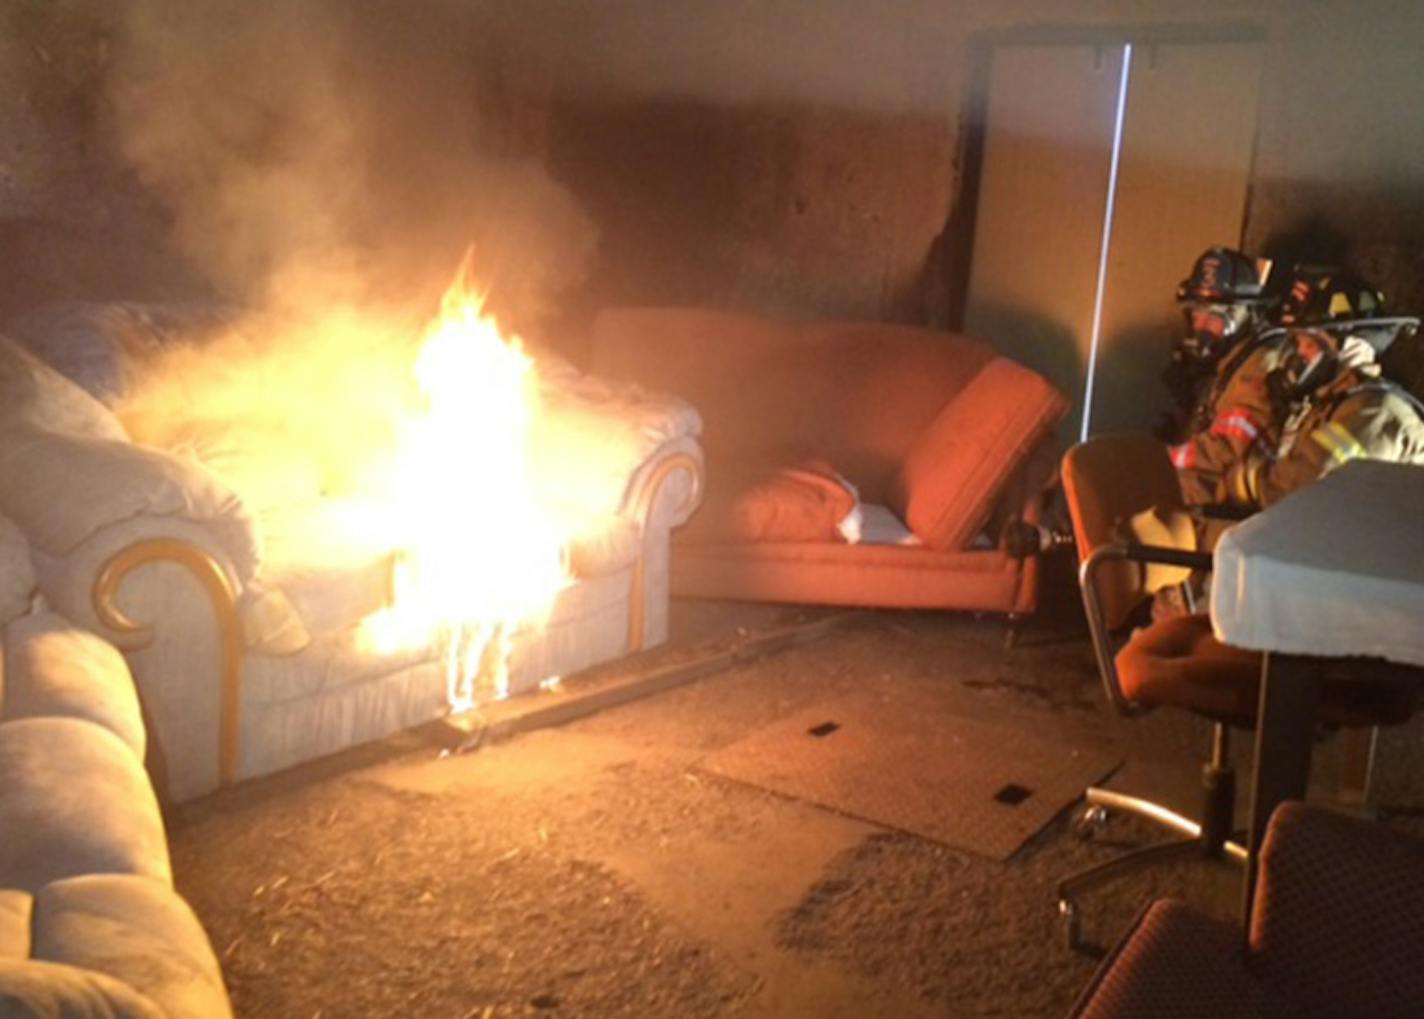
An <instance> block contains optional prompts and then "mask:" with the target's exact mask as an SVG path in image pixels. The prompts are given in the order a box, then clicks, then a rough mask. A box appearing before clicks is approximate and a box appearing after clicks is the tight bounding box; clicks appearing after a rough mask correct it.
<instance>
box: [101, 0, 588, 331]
mask: <svg viewBox="0 0 1424 1019" xmlns="http://www.w3.org/2000/svg"><path fill="white" fill-rule="evenodd" d="M485 38H486V34H485V33H484V32H483V26H482V21H481V16H480V9H479V7H478V5H475V4H470V3H460V2H457V0H431V2H425V3H421V4H419V5H417V6H412V5H410V4H407V3H400V2H398V0H377V2H359V0H303V2H301V3H285V2H281V0H204V2H202V3H191V2H187V0H133V2H131V3H129V4H126V5H125V6H124V8H123V14H122V17H121V20H120V22H119V24H118V25H117V28H116V33H115V39H114V45H113V52H112V60H111V66H110V74H109V84H110V89H109V97H110V104H109V108H110V112H111V122H110V124H109V128H110V130H111V133H112V138H113V140H114V142H115V144H116V145H117V147H118V148H119V150H120V151H121V152H122V154H123V156H124V158H125V159H126V160H127V161H128V162H129V163H130V164H131V165H132V167H133V168H134V170H135V171H136V173H137V174H138V176H139V177H140V179H141V180H142V182H143V183H144V184H145V185H146V186H147V187H148V188H149V189H150V190H151V191H152V192H153V193H154V194H156V195H158V196H160V198H161V199H162V201H163V202H164V204H165V205H166V207H167V208H168V210H169V212H170V215H171V217H172V223H173V229H174V236H175V239H176V241H177V243H178V244H179V245H180V246H181V248H182V249H183V251H184V252H185V253H186V254H187V255H188V256H189V257H190V258H192V259H194V260H196V261H197V263H198V264H199V265H200V266H201V267H202V269H203V270H204V271H205V272H206V274H207V275H208V276H209V277H210V278H211V279H212V280H213V281H214V282H215V283H216V284H217V285H218V286H219V288H220V289H221V290H222V291H223V292H225V293H226V294H227V295H229V296H230V297H233V298H235V299H238V300H241V301H244V302H246V303H252V304H258V305H261V306H264V307H267V308H277V309H282V310H291V309H294V308H312V307H315V306H319V305H321V304H324V303H337V304H341V303H345V304H351V303H357V304H360V303H367V302H372V301H375V302H387V301H392V300H400V299H410V298H412V297H413V296H416V297H419V298H420V299H422V300H424V301H425V302H426V303H427V304H429V300H430V297H431V294H430V289H431V287H433V286H443V284H444V283H445V282H447V281H448V278H449V276H450V274H451V273H452V272H453V269H454V267H455V264H456V263H457V262H458V260H459V257H460V254H461V252H462V251H463V250H464V248H465V247H466V246H467V245H470V244H474V246H475V260H474V265H475V269H476V275H477V277H478V278H479V281H480V282H481V283H482V284H483V285H484V286H486V287H489V288H490V290H491V296H490V301H491V306H492V307H493V308H494V309H496V310H499V311H504V312H506V313H507V314H509V315H510V316H511V317H513V318H515V319H516V320H521V319H522V320H524V321H533V320H537V318H538V317H539V316H540V315H541V314H542V313H543V312H544V310H545V309H546V307H547V305H548V302H549V301H551V300H552V299H554V298H555V297H557V295H558V294H559V292H560V291H562V290H564V289H565V288H567V287H568V286H570V285H572V284H573V283H575V282H577V280H578V279H579V278H580V276H581V275H582V274H583V272H584V268H585V264H586V261H587V258H588V256H589V253H590V252H591V250H592V247H593V244H594V241H595V239H596V237H595V230H594V227H593V225H592V223H591V221H590V220H589V219H588V218H587V216H585V215H584V213H583V211H582V210H581V209H580V208H579V207H578V206H577V204H576V203H575V202H574V200H573V199H572V198H571V197H570V196H569V195H568V193H567V192H566V191H564V189H562V188H561V187H559V186H558V185H557V184H556V183H555V182H554V181H552V180H551V179H550V178H549V177H548V175H547V174H546V173H545V172H544V171H543V170H542V168H541V167H540V165H539V163H538V162H537V160H536V159H533V158H524V156H525V154H524V153H521V152H520V151H519V147H518V145H517V139H511V137H510V134H509V132H508V131H505V130H501V129H500V128H498V127H497V126H495V125H492V124H490V123H489V119H490V118H488V117H482V115H481V114H482V112H483V111H484V110H486V109H487V108H488V106H489V104H490V102H491V101H492V100H491V95H490V93H491V89H492V88H495V89H498V88H507V87H508V81H507V78H508V76H507V75H505V74H503V72H501V71H500V70H499V69H498V68H497V67H496V66H495V65H494V62H493V54H491V53H490V52H489V51H488V49H487V48H486V47H485V45H484V41H485ZM496 98H497V97H496Z"/></svg>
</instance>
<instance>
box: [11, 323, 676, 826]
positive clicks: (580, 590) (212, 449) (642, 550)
mask: <svg viewBox="0 0 1424 1019" xmlns="http://www.w3.org/2000/svg"><path fill="white" fill-rule="evenodd" d="M193 321H194V319H193V316H192V315H191V314H190V313H189V312H187V311H184V310H178V311H174V310H172V309H164V308H153V307H144V306H136V305H123V304H103V305H95V304H77V305H65V306H62V307H58V308H50V309H44V310H42V311H40V312H38V313H35V314H32V315H30V316H27V317H26V318H25V319H23V320H21V321H19V322H17V323H13V324H12V327H11V328H10V329H9V330H8V331H9V332H10V333H11V334H12V335H14V336H16V337H18V338H19V339H18V341H16V340H10V339H6V338H5V337H3V336H0V477H3V478H4V485H3V487H0V512H4V513H5V514H7V515H9V516H10V517H11V519H13V520H14V521H16V522H17V523H18V524H19V526H20V527H21V528H22V529H23V530H24V532H25V534H26V536H27V538H28V539H29V542H30V545H31V547H32V555H33V558H34V561H35V568H36V574H37V577H38V582H39V588H40V591H41V592H42V594H43V595H44V596H45V597H46V598H47V599H48V601H49V602H50V604H51V605H53V606H54V607H55V608H56V609H58V610H59V611H61V612H63V613H65V614H66V615H67V616H69V617H70V618H72V619H75V620H78V621H80V622H82V623H83V624H84V625H86V626H88V627H89V628H91V629H93V630H95V631H96V632H98V633H100V634H101V635H103V636H105V637H107V638H108V639H110V640H111V641H113V642H114V643H116V644H117V645H118V646H120V647H121V648H123V649H124V651H125V654H126V657H127V658H128V661H129V665H130V668H131V669H132V671H133V673H134V676H135V678H136V680H137V683H138V687H139V690H140V695H141V698H142V701H143V705H144V709H145V712H146V715H147V717H148V720H149V723H150V730H149V731H150V735H151V737H152V739H153V740H154V741H155V743H156V745H157V747H158V748H159V750H160V752H161V756H162V760H163V762H165V764H166V770H167V776H166V781H167V785H168V793H169V795H170V796H171V797H173V798H174V799H175V800H184V799H189V798H192V797H193V796H196V795H200V794H202V793H204V792H207V791H210V790H212V789H214V788H216V787H217V786H219V785H221V784H224V783H227V782H231V781H234V780H238V779H242V778H248V777H252V776H256V775H261V774H265V773H269V772H272V771H276V770H278V769H281V768H284V767H287V766H290V765H293V764H296V763H298V762H300V761H304V760H308V759H311V758H315V757H319V756H324V755H326V754H330V753H333V752H335V751H337V750H340V749H342V748H344V747H347V746H350V745H353V744H357V743H361V742H365V741H368V740H371V739H375V738H378V737H380V736H383V735H386V734H388V733H391V732H393V731H396V730H399V729H402V728H407V727H410V726H412V725H416V724H419V723H422V722H426V721H429V720H432V719H434V718H437V717H439V716H440V715H442V714H443V713H445V712H446V711H447V710H449V704H450V701H451V690H450V685H449V682H450V677H449V666H450V664H451V661H450V659H451V654H452V652H451V649H450V647H449V646H447V644H446V643H444V642H442V641H437V640H434V639H432V640H428V641H424V642H415V643H414V644H412V643H407V644H405V645H404V646H397V647H383V646H380V644H379V642H377V643H376V644H374V645H373V642H372V639H371V633H370V627H369V622H370V620H371V618H372V617H373V615H378V614H379V613H380V611H381V610H382V608H383V607H385V606H388V604H389V602H390V601H391V599H392V590H393V588H392V585H393V570H395V569H396V567H397V565H398V561H399V558H400V556H399V553H398V551H397V550H396V549H394V548H393V547H392V546H391V544H389V542H388V541H387V538H388V535H386V534H385V533H384V532H382V530H381V529H380V528H378V527H372V526H370V517H369V512H368V510H369V507H368V506H365V505H363V503H362V500H361V499H360V498H356V497H351V496H349V495H347V494H345V493H339V492H338V493H332V492H330V491H326V490H324V489H323V487H322V485H321V484H320V481H319V479H317V480H314V478H315V475H319V474H320V471H319V470H318V471H316V472H315V474H314V472H313V471H312V469H311V468H312V466H313V465H312V464H311V463H308V462H307V460H310V459H311V457H309V456H307V453H308V452H309V450H306V449H305V447H304V443H303V438H304V437H303V434H302V431H301V428H300V426H299V425H298V426H293V427H290V428H284V427H283V426H282V423H281V421H277V422H275V424H274V422H273V421H271V420H270V419H269V420H264V421H262V422H260V423H253V422H252V421H243V420H238V419H240V418H241V417H242V415H241V414H240V413H230V411H231V409H230V408H229V409H226V410H225V409H223V408H221V407H214V406H213V402H212V401H211V400H209V401H204V400H203V399H201V398H199V399H197V400H196V401H195V402H194V405H193V406H192V407H191V410H192V412H193V414H194V415H197V416H206V417H209V418H212V417H214V416H216V417H218V418H231V419H233V420H232V421H229V422H228V423H230V424H233V425H234V427H232V428H224V427H217V428H213V427H210V425H211V421H209V422H208V423H207V425H205V427H204V428H203V429H201V430H199V432H198V433H193V434H186V435H184V436H182V438H183V441H181V442H180V441H172V442H170V443H167V446H168V448H157V447H154V446H149V445H144V444H140V443H137V442H135V441H133V440H132V438H131V436H130V432H129V429H127V428H126V427H125V425H124V424H123V423H122V422H121V421H120V418H119V417H118V416H116V414H115V413H114V412H113V410H111V408H110V406H108V405H106V404H109V405H118V404H120V403H121V402H122V394H123V393H124V392H125V391H126V390H128V389H130V388H131V387H132V386H133V385H134V384H135V382H136V380H141V378H142V375H143V372H144V370H145V365H147V364H149V363H150V362H151V360H152V358H153V357H154V356H155V354H156V352H157V351H160V350H163V351H167V350H170V349H178V350H182V351H186V352H187V353H186V354H185V356H189V357H190V358H191V359H192V363H193V364H194V365H198V366H201V365H202V364H203V361H204V359H205V358H210V359H215V360H216V359H218V357H219V355H215V354H213V353H211V348H207V347H205V346H204V345H203V344H202V343H201V342H197V341H194V340H191V338H190V336H189V335H188V334H189V333H190V332H191V331H192V330H191V328H190V327H191V324H192V322H193ZM536 365H537V368H536V370H537V373H538V391H539V397H540V399H539V403H540V406H541V411H540V413H539V414H538V416H537V419H536V421H535V423H534V425H533V429H532V432H531V434H530V436H529V448H530V449H532V450H533V451H534V452H535V456H534V461H535V462H536V464H538V465H539V470H538V472H537V473H538V475H539V477H538V481H537V486H536V487H537V488H538V489H539V493H540V497H541V501H542V503H543V504H545V505H548V506H550V507H553V508H554V510H555V511H556V513H557V514H558V515H561V516H562V518H563V519H564V520H565V521H574V522H575V523H574V524H573V525H572V526H569V527H568V528H566V532H565V534H566V540H565V549H564V551H565V555H566V561H567V564H568V570H569V579H568V582H567V583H566V584H564V585H563V586H561V587H560V588H559V589H558V590H557V592H556V593H555V594H554V595H553V597H552V603H551V605H550V606H549V608H548V612H547V616H546V618H544V619H543V620H537V621H523V622H520V623H518V624H517V625H514V624H511V625H508V626H505V627H504V628H503V630H502V632H500V633H498V634H496V638H497V639H496V640H495V641H493V642H492V643H491V645H490V646H492V647H493V648H494V653H493V658H496V659H502V660H503V665H504V666H506V667H507V675H506V677H504V678H505V681H506V685H507V691H505V690H501V691H500V692H501V693H504V692H508V693H519V692H522V691H524V690H527V689H529V688H531V687H533V686H535V685H537V684H538V683H539V682H541V681H543V680H545V679H546V678H549V677H554V676H563V675H567V674H569V673H572V672H575V671H578V670H580V669H583V668H586V667H588V666H591V665H593V664H596V663H598V662H601V661H605V660H608V659H611V658H614V657H617V656H620V655H624V654H627V653H629V652H632V651H636V650H638V649H641V648H646V647H649V646H652V645H655V644H657V643H659V642H661V641H662V640H664V639H665V638H666V635H667V608H668V538H669V531H670V530H671V529H672V528H673V527H676V526H677V525H678V524H680V523H681V522H682V521H683V520H685V519H686V518H687V517H688V516H689V515H690V514H691V513H692V511H693V510H694V509H695V508H696V505H697V501H698V499H699V498H700V491H701V475H702V454H701V449H700V446H699V443H698V438H697V437H698V433H699V431H700V427H701V425H700V421H699V419H698V416H697V413H696V411H695V410H694V409H693V408H692V407H690V406H689V405H688V404H686V403H685V402H683V401H681V400H679V399H677V398H675V397H672V396H663V395H656V394H650V393H647V392H644V391H643V390H641V389H638V388H636V387H632V386H629V385H624V384H613V383H610V382H607V381H605V380H602V379H598V378H594V377H591V376H588V375H585V374H582V373H579V372H578V371H576V370H575V369H573V368H572V367H571V366H570V365H568V364H566V363H564V362H561V361H560V360H558V359H557V358H552V357H550V358H540V359H537V361H536ZM192 377H193V376H191V375H190V376H189V378H192ZM239 409H240V408H239ZM338 431H339V430H338ZM351 432H352V434H351V436H350V441H349V442H348V443H346V444H345V445H344V448H343V454H344V455H346V456H348V457H350V458H351V459H352V460H354V461H358V462H359V461H360V459H361V456H360V452H361V450H362V449H363V448H364V443H365V437H364V436H363V435H362V433H361V431H360V428H359V426H358V425H357V424H356V423H355V422H353V424H352V427H351ZM294 450H295V451H297V453H300V454H301V455H296V454H294V452H293V451H294ZM317 466H318V467H319V466H320V465H317ZM451 466H452V469H455V470H458V469H459V466H460V465H458V464H453V465H451ZM463 491H464V494H463V495H462V496H461V497H460V498H464V499H470V498H475V497H476V496H472V495H471V494H470V493H471V492H476V493H478V492H479V488H478V485H476V486H475V487H474V488H473V489H471V488H469V487H466V488H465V489H464V490H463ZM500 497H501V493H500V492H498V491H489V492H483V493H480V494H479V495H478V498H483V499H488V500H498V499H499V498H500ZM478 509H479V507H478V506H477V505H470V506H469V515H470V519H471V526H472V527H473V526H477V524H476V521H477V520H478V519H479V513H478V512H477V511H478ZM457 510H458V506H457ZM496 539H497V540H498V536H496ZM509 540H510V541H511V542H513V541H515V540H517V539H514V538H510V539H509ZM485 636H489V635H488V634H486V635H485ZM479 643H483V640H482V641H481V642H479ZM467 650H468V649H467ZM485 650H486V654H485V656H484V657H485V665H486V666H488V665H489V664H490V659H491V657H492V655H491V653H490V650H489V648H488V647H486V649H485ZM478 652H479V647H478V646H477V647H476V648H475V658H476V660H477V661H478V659H479V653H478ZM496 664H498V663H496Z"/></svg>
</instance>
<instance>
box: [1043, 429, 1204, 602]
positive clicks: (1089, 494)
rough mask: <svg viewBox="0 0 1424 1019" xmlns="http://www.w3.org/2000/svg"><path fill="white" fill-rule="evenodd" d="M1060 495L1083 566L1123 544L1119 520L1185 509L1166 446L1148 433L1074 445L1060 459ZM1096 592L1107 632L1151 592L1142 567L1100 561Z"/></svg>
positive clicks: (1129, 563)
mask: <svg viewBox="0 0 1424 1019" xmlns="http://www.w3.org/2000/svg"><path fill="white" fill-rule="evenodd" d="M1063 493H1064V495H1065V497H1066V498H1067V501H1068V513H1069V515H1070V516H1071V518H1072V520H1073V536H1074V538H1075V539H1076V540H1077V544H1078V557H1079V560H1080V561H1082V562H1087V560H1088V557H1089V556H1091V555H1092V554H1093V552H1094V551H1095V550H1096V549H1097V548H1099V547H1100V546H1102V545H1105V544H1107V543H1109V542H1115V541H1121V540H1122V539H1123V534H1122V532H1121V530H1120V525H1121V524H1122V522H1124V521H1126V520H1129V519H1131V518H1132V517H1133V516H1135V515H1136V514H1138V513H1141V512H1142V511H1143V510H1148V509H1157V510H1159V511H1160V512H1162V513H1163V514H1164V515H1166V514H1171V513H1172V512H1173V511H1177V510H1181V509H1182V508H1183V504H1182V491H1181V486H1180V485H1179V484H1178V482H1177V472H1176V468H1174V467H1173V466H1172V461H1171V458H1170V457H1169V456H1168V454H1167V448H1166V446H1164V445H1163V444H1162V442H1161V441H1160V440H1158V439H1155V438H1153V437H1152V436H1150V435H1141V434H1130V435H1102V436H1097V437H1094V438H1091V439H1088V440H1087V441H1086V442H1081V443H1079V444H1078V445H1076V446H1074V447H1073V448H1072V449H1070V450H1069V451H1068V452H1067V454H1066V455H1065V456H1064V457H1063ZM1096 591H1097V595H1098V599H1099V601H1100V603H1101V605H1102V612H1103V619H1104V622H1105V623H1106V624H1107V627H1108V629H1109V630H1115V629H1117V628H1118V627H1119V626H1121V625H1122V624H1123V623H1124V622H1125V621H1126V620H1127V617H1128V616H1129V615H1130V614H1131V612H1132V610H1133V609H1135V608H1136V607H1137V606H1138V605H1139V604H1140V603H1141V602H1142V600H1143V599H1144V598H1146V597H1147V596H1148V595H1150V594H1151V593H1152V591H1151V588H1150V587H1149V585H1148V583H1147V577H1146V571H1145V570H1144V569H1143V568H1142V566H1140V565H1139V564H1137V563H1132V562H1126V561H1121V562H1108V563H1104V564H1103V566H1102V568H1101V569H1099V570H1098V571H1097V573H1096Z"/></svg>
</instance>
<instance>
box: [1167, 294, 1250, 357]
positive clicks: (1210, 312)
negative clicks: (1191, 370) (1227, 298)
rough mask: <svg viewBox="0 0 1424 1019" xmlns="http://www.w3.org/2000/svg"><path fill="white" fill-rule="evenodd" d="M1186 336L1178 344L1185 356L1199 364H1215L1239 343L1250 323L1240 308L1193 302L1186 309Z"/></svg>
mask: <svg viewBox="0 0 1424 1019" xmlns="http://www.w3.org/2000/svg"><path fill="white" fill-rule="evenodd" d="M1182 317H1183V319H1184V320H1185V321H1186V327H1187V331H1186V335H1185V336H1183V337H1182V339H1181V341H1180V342H1179V343H1178V349H1179V350H1180V351H1181V353H1182V355H1183V356H1185V357H1188V358H1192V359H1194V360H1198V361H1215V360H1216V359H1217V358H1219V357H1220V356H1221V355H1222V354H1224V353H1225V352H1226V351H1227V349H1229V348H1230V347H1231V345H1232V344H1233V343H1234V342H1235V341H1236V339H1237V337H1238V336H1239V335H1240V334H1241V333H1242V331H1243V330H1244V328H1245V326H1246V324H1247V322H1248V321H1249V319H1250V312H1249V311H1248V310H1247V309H1246V308H1245V307H1243V306H1241V305H1239V304H1218V303H1215V302H1205V301H1189V302H1186V303H1184V304H1183V305H1182Z"/></svg>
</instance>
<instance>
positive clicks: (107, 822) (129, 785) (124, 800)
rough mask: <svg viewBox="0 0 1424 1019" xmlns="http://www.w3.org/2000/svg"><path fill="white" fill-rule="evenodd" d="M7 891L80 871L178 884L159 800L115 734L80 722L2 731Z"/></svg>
mask: <svg viewBox="0 0 1424 1019" xmlns="http://www.w3.org/2000/svg"><path fill="white" fill-rule="evenodd" d="M0 775H4V776H5V781H4V782H0V831H3V832H4V833H5V837H4V838H0V887H6V888H19V889H24V890H27V891H31V892H33V891H38V890H39V889H41V888H43V887H44V886H45V885H47V884H49V883H50V882H51V881H57V880H59V879H61V878H66V877H74V876H75V875H79V874H97V873H109V874H114V873H120V874H137V875H141V876H144V877H152V878H156V879H158V880H161V881H165V882H166V881H169V880H171V875H170V872H169V869H168V844H167V842H166V840H165V838H164V834H163V821H162V819H161V818H160V817H159V813H158V801H157V800H156V799H155V798H154V795H153V788H152V786H150V785H149V783H148V776H147V775H146V774H145V773H144V770H143V765H142V764H140V763H139V761H138V760H137V759H135V757H134V755H133V752H132V751H131V750H130V749H129V748H128V747H126V746H124V744H123V743H122V742H121V741H120V740H119V738H118V737H117V736H115V735H114V734H113V733H111V732H109V731H108V730H107V729H104V728H102V727H100V726H98V725H95V724H94V723H93V722H84V721H80V720H79V719H74V718H27V719H22V720H20V721H14V722H6V723H4V724H3V725H0Z"/></svg>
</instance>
